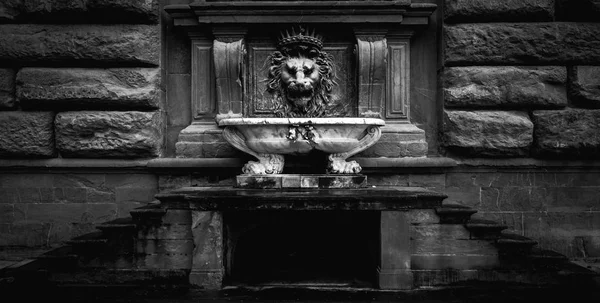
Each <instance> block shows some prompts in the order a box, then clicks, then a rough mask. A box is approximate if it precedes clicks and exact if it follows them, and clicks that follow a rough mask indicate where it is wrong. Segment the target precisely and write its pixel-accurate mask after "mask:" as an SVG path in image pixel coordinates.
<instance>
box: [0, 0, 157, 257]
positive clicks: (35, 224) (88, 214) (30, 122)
mask: <svg viewBox="0 0 600 303" xmlns="http://www.w3.org/2000/svg"><path fill="white" fill-rule="evenodd" d="M159 17H160V10H159V1H158V0H151V1H148V0H110V1H109V0H83V1H62V0H30V1H21V0H4V1H1V2H0V129H1V130H2V131H0V159H2V161H4V164H5V165H3V166H2V171H0V246H15V245H16V246H20V245H24V246H48V245H53V244H57V243H61V242H62V241H65V240H68V239H69V238H71V237H72V236H75V235H79V234H82V233H85V232H89V231H93V225H94V224H96V223H100V222H104V221H107V220H110V219H113V218H115V217H125V216H128V215H129V213H128V211H129V210H130V209H132V208H134V207H137V206H141V205H142V203H147V202H150V201H152V199H153V196H154V194H155V193H156V190H157V181H156V176H154V175H150V174H147V173H145V172H134V173H132V172H131V171H127V170H122V171H116V172H115V171H112V172H106V171H105V170H102V169H97V168H94V166H95V164H96V163H98V162H95V161H96V160H97V161H103V160H104V159H111V158H112V159H115V161H120V160H123V159H129V160H131V161H136V160H138V159H149V158H156V157H159V156H161V155H162V154H163V152H162V146H163V135H162V133H163V130H162V129H163V125H164V122H163V120H164V117H163V116H164V114H163V110H162V108H163V105H162V104H163V101H162V95H163V88H162V87H161V68H160V61H161V58H160V55H161V32H160V25H159V19H160V18H159ZM76 158H77V159H76ZM81 158H83V159H81ZM44 159H45V160H44ZM85 159H88V160H89V161H87V162H85V161H84V162H77V161H78V160H85ZM23 160H25V162H31V163H42V164H40V165H39V166H38V167H36V166H35V165H30V166H29V168H26V169H9V170H7V169H6V168H7V167H10V166H11V165H10V163H11V162H10V161H14V162H13V163H17V162H19V161H23ZM54 160H56V161H66V162H64V163H67V162H68V163H75V164H74V165H72V169H71V170H70V171H64V170H62V171H61V170H60V169H59V170H52V169H48V167H45V163H47V162H43V161H54ZM36 161H38V162H36ZM40 161H42V162H40ZM69 161H71V162H69ZM73 161H75V162H73ZM7 163H8V165H7ZM77 163H79V164H77ZM14 166H15V165H12V167H13V168H14ZM17 166H18V165H17Z"/></svg>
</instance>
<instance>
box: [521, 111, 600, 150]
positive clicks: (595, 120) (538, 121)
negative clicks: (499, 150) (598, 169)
mask: <svg viewBox="0 0 600 303" xmlns="http://www.w3.org/2000/svg"><path fill="white" fill-rule="evenodd" d="M533 123H534V124H535V131H534V138H535V141H534V151H535V153H536V154H537V155H541V156H572V157H574V158H577V159H581V158H600V110H585V109H567V110H561V111H549V110H548V111H546V110H543V111H534V112H533Z"/></svg>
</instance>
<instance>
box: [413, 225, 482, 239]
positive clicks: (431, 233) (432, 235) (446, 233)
mask: <svg viewBox="0 0 600 303" xmlns="http://www.w3.org/2000/svg"><path fill="white" fill-rule="evenodd" d="M410 238H411V240H415V241H435V239H445V240H447V239H455V240H468V239H469V238H470V233H469V231H468V230H467V229H466V228H465V227H464V226H463V225H461V224H425V225H414V226H411V227H410Z"/></svg>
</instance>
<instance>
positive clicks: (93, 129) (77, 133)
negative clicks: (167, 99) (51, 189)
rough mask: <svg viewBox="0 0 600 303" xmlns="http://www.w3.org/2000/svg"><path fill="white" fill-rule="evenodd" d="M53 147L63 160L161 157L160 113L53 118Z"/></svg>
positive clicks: (88, 113)
mask: <svg viewBox="0 0 600 303" xmlns="http://www.w3.org/2000/svg"><path fill="white" fill-rule="evenodd" d="M55 127H56V147H57V149H58V150H59V151H60V153H61V155H62V156H63V157H65V158H154V157H158V156H160V155H161V147H162V133H161V129H162V114H161V112H139V111H125V112H123V111H118V112H117V111H77V112H61V113H58V114H57V115H56V119H55Z"/></svg>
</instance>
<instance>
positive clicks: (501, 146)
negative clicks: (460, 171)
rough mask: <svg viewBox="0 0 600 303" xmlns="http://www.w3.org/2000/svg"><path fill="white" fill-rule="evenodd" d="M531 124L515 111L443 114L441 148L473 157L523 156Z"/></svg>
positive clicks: (531, 132) (526, 150)
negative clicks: (442, 141) (443, 145)
mask: <svg viewBox="0 0 600 303" xmlns="http://www.w3.org/2000/svg"><path fill="white" fill-rule="evenodd" d="M532 141H533V123H531V120H529V117H528V116H527V114H526V113H523V112H516V111H450V110H447V111H445V112H444V144H445V146H446V147H448V148H449V149H451V150H454V151H458V152H463V153H466V154H470V155H477V156H497V157H509V156H522V155H527V154H528V152H529V147H530V145H531V143H532Z"/></svg>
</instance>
